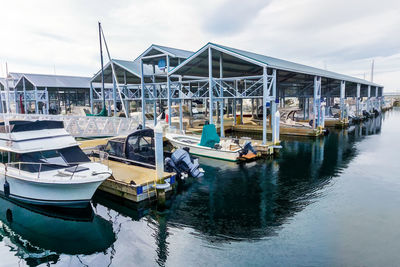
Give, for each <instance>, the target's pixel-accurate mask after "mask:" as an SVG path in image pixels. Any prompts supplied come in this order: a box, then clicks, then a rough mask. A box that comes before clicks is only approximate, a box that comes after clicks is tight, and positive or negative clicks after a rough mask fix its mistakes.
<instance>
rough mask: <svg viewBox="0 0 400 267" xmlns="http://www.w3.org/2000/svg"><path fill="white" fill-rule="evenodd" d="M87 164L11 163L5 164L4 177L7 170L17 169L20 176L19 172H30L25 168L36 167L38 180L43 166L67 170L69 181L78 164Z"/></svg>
mask: <svg viewBox="0 0 400 267" xmlns="http://www.w3.org/2000/svg"><path fill="white" fill-rule="evenodd" d="M85 163H88V162H70V163H69V164H68V165H66V166H65V165H61V164H56V163H47V162H23V161H19V162H11V163H5V175H6V176H7V170H8V169H9V168H13V169H17V170H18V172H19V173H18V174H19V175H21V171H27V172H32V171H29V170H26V169H25V168H26V167H27V166H38V168H37V179H39V178H40V174H41V173H42V171H43V166H50V167H51V166H52V167H56V168H58V169H61V168H65V169H67V168H68V169H69V172H71V175H70V180H71V179H72V178H73V177H74V174H75V172H77V170H78V167H79V165H80V164H85Z"/></svg>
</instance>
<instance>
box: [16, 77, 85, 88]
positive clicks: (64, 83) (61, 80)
mask: <svg viewBox="0 0 400 267" xmlns="http://www.w3.org/2000/svg"><path fill="white" fill-rule="evenodd" d="M15 74H16V73H12V75H15ZM21 74H22V75H21V76H20V78H19V80H18V82H17V83H16V86H15V87H17V85H18V84H19V83H21V81H22V78H23V77H25V78H26V80H28V81H29V82H30V83H31V84H32V85H33V86H36V87H55V88H90V77H80V76H64V75H50V74H32V73H21Z"/></svg>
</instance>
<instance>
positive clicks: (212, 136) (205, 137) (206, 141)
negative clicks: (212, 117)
mask: <svg viewBox="0 0 400 267" xmlns="http://www.w3.org/2000/svg"><path fill="white" fill-rule="evenodd" d="M219 140H220V139H219V136H218V134H217V129H216V128H215V125H214V124H207V125H204V126H203V132H202V133H201V140H200V144H199V145H200V146H206V147H214V145H215V144H218V143H219Z"/></svg>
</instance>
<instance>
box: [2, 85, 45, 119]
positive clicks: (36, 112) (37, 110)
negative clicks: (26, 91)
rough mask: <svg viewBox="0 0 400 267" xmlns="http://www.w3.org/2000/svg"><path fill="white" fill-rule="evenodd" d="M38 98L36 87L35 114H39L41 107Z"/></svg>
mask: <svg viewBox="0 0 400 267" xmlns="http://www.w3.org/2000/svg"><path fill="white" fill-rule="evenodd" d="M8 97H9V96H8ZM37 98H38V97H37V87H36V86H35V114H39V105H38V99H37Z"/></svg>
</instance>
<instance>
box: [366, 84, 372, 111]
mask: <svg viewBox="0 0 400 267" xmlns="http://www.w3.org/2000/svg"><path fill="white" fill-rule="evenodd" d="M370 102H371V85H368V92H367V111H368V112H370V111H371V103H370Z"/></svg>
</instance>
